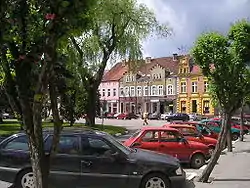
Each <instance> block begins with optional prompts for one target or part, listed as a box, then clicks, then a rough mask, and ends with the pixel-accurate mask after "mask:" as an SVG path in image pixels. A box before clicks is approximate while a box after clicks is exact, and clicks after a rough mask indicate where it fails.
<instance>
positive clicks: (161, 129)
mask: <svg viewBox="0 0 250 188" xmlns="http://www.w3.org/2000/svg"><path fill="white" fill-rule="evenodd" d="M141 130H144V131H145V130H147V131H148V130H158V131H166V130H168V131H178V130H177V129H174V128H171V127H155V126H153V127H149V126H145V127H142V129H141Z"/></svg>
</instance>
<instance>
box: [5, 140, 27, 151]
mask: <svg viewBox="0 0 250 188" xmlns="http://www.w3.org/2000/svg"><path fill="white" fill-rule="evenodd" d="M4 149H8V150H22V151H29V146H28V137H27V136H19V137H17V138H14V139H13V140H12V141H10V142H9V143H7V144H6V145H5V148H4Z"/></svg>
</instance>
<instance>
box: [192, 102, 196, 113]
mask: <svg viewBox="0 0 250 188" xmlns="http://www.w3.org/2000/svg"><path fill="white" fill-rule="evenodd" d="M192 113H197V100H192Z"/></svg>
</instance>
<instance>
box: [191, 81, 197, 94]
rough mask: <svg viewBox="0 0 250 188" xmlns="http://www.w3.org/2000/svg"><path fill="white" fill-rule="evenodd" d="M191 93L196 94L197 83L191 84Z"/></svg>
mask: <svg viewBox="0 0 250 188" xmlns="http://www.w3.org/2000/svg"><path fill="white" fill-rule="evenodd" d="M192 93H197V82H192Z"/></svg>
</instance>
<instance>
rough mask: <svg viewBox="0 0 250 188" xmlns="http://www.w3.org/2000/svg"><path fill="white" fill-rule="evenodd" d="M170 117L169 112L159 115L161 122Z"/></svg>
mask: <svg viewBox="0 0 250 188" xmlns="http://www.w3.org/2000/svg"><path fill="white" fill-rule="evenodd" d="M171 115H172V113H171V112H169V113H165V114H161V120H167V117H168V116H171Z"/></svg>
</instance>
